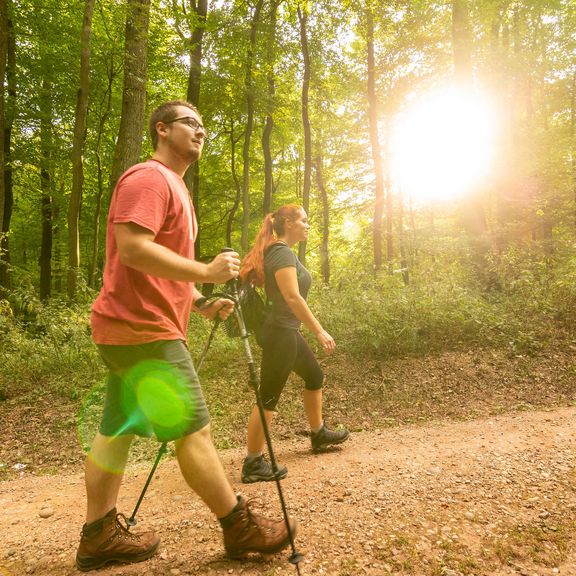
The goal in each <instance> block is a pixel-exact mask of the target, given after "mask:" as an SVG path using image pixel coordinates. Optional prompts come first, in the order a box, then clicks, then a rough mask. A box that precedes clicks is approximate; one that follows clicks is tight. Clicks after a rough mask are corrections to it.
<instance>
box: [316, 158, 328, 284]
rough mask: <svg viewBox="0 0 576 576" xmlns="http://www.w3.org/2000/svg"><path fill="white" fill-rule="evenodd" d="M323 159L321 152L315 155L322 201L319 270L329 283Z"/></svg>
mask: <svg viewBox="0 0 576 576" xmlns="http://www.w3.org/2000/svg"><path fill="white" fill-rule="evenodd" d="M322 164H323V159H322V155H321V154H317V155H316V159H315V162H314V167H315V171H316V186H317V187H318V192H319V193H320V200H321V203H322V241H321V243H320V271H321V272H322V279H323V280H324V284H329V283H330V254H329V252H328V245H329V237H330V202H329V200H328V191H327V190H326V186H325V184H324V171H323V167H322Z"/></svg>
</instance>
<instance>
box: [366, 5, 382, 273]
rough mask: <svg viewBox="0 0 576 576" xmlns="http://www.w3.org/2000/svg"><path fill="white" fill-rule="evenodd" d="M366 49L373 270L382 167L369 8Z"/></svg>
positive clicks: (378, 263)
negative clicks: (372, 168)
mask: <svg viewBox="0 0 576 576" xmlns="http://www.w3.org/2000/svg"><path fill="white" fill-rule="evenodd" d="M366 25H367V40H368V41H367V50H368V126H369V132H370V144H371V149H372V163H373V165H374V178H375V187H374V222H373V223H372V244H373V250H374V270H375V271H376V272H378V271H379V270H380V269H381V268H382V217H383V215H384V169H383V165H382V152H381V149H380V139H379V137H378V98H377V95H376V66H375V59H374V19H373V15H372V11H371V9H367V10H366Z"/></svg>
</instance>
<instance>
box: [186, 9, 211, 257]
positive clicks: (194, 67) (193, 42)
mask: <svg viewBox="0 0 576 576" xmlns="http://www.w3.org/2000/svg"><path fill="white" fill-rule="evenodd" d="M190 7H191V9H192V16H193V17H192V18H189V22H190V26H191V34H190V43H189V57H190V73H189V75H188V90H187V98H188V101H189V102H191V103H192V104H194V106H196V107H197V108H200V86H201V80H202V40H203V37H204V31H205V29H206V16H207V13H208V0H198V1H196V0H190ZM184 180H185V182H186V186H187V187H188V190H189V191H190V194H191V195H192V202H193V204H194V212H195V213H196V218H197V219H198V222H200V218H201V214H200V163H199V162H194V164H192V166H190V168H189V169H188V171H187V172H186V175H185V177H184ZM200 239H201V236H200V234H198V235H197V236H196V244H195V253H196V255H197V256H198V257H200V255H201V252H200V250H201V246H200Z"/></svg>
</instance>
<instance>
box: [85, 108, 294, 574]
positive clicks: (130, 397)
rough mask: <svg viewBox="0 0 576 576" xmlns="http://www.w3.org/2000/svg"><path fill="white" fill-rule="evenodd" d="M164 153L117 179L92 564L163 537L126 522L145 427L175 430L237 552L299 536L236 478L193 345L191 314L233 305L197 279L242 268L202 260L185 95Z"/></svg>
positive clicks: (266, 549)
mask: <svg viewBox="0 0 576 576" xmlns="http://www.w3.org/2000/svg"><path fill="white" fill-rule="evenodd" d="M149 128H150V136H151V139H152V145H153V147H154V151H155V152H154V154H153V156H152V158H151V159H150V160H148V161H147V162H143V163H141V164H138V165H136V166H133V167H132V168H130V169H129V170H127V171H126V172H125V173H124V174H123V175H122V177H121V178H120V180H119V181H118V184H117V185H116V188H115V190H114V195H113V197H112V203H111V205H110V211H109V216H108V228H107V243H106V249H107V260H106V268H105V271H104V282H103V286H102V290H101V291H100V294H99V295H98V297H97V298H96V300H95V302H94V305H93V309H92V333H93V338H94V342H95V343H96V344H97V346H98V350H99V352H100V354H101V356H102V358H103V360H104V362H105V363H106V365H107V367H108V368H109V378H108V383H107V388H106V400H105V404H104V413H103V416H102V422H101V424H100V429H99V432H98V433H97V435H96V437H95V439H94V441H93V443H92V447H91V450H90V453H89V455H88V458H87V459H86V493H87V513H86V523H85V524H84V527H83V529H82V536H81V540H80V546H79V548H78V552H77V554H76V564H77V566H78V568H80V569H81V570H84V571H87V570H93V569H97V568H100V567H102V566H104V565H105V564H107V563H109V562H140V561H142V560H146V559H147V558H149V557H150V556H152V555H153V554H154V553H155V552H156V550H157V548H158V545H159V542H160V538H159V537H158V536H157V535H156V534H155V533H154V532H151V531H150V532H142V533H133V532H130V531H128V526H124V525H123V524H122V523H121V522H120V518H122V515H121V514H117V512H116V501H117V498H118V493H119V490H120V485H121V483H122V478H123V473H124V468H125V466H126V462H127V459H128V451H129V448H130V444H131V442H132V439H133V437H134V435H138V436H152V435H156V437H157V438H158V440H160V441H162V442H167V441H171V440H174V441H175V449H176V456H177V458H178V463H179V465H180V469H181V471H182V475H183V476H184V478H185V480H186V482H187V483H188V485H189V486H190V487H191V488H192V489H193V490H194V491H195V492H196V493H197V494H198V495H199V496H200V497H201V498H202V499H203V500H204V502H205V503H206V504H207V505H208V507H209V508H210V510H211V511H212V512H213V513H214V514H215V515H216V516H217V517H218V519H219V521H220V524H221V526H222V529H223V532H224V545H225V548H226V552H227V553H228V555H229V556H232V557H240V556H242V555H244V554H245V553H247V552H262V553H271V552H277V551H279V550H281V549H283V548H285V547H286V546H287V545H288V544H289V534H288V530H287V528H286V526H285V524H284V523H283V522H282V521H272V520H268V519H266V518H264V517H262V516H258V515H256V514H254V513H253V512H252V511H251V510H250V509H249V506H248V503H247V502H246V501H245V500H244V498H242V497H237V496H236V495H235V494H234V491H233V489H232V487H231V485H230V483H229V481H228V479H227V477H226V474H225V472H224V469H223V466H222V463H221V461H220V459H219V457H218V454H217V452H216V449H215V447H214V443H213V440H212V434H211V430H210V416H209V413H208V409H207V407H206V403H205V401H204V397H203V394H202V389H201V386H200V382H199V380H198V377H197V375H196V372H195V370H194V366H193V363H192V359H191V357H190V353H189V352H188V348H187V346H186V328H187V325H188V321H189V316H190V312H191V311H192V310H195V311H196V312H199V313H200V314H203V315H204V316H206V317H207V318H209V319H211V320H212V319H214V318H216V316H217V315H218V316H220V318H222V319H225V318H226V317H228V315H229V314H230V313H231V312H232V311H233V307H234V304H233V302H232V301H230V300H227V299H217V300H216V301H215V302H213V303H212V304H210V305H209V306H205V307H200V308H198V307H196V306H195V305H194V303H195V302H196V301H197V300H198V298H200V297H201V294H200V293H199V292H198V290H197V289H196V288H195V286H194V282H210V283H222V282H226V281H228V280H230V279H232V278H236V277H237V276H238V271H239V266H240V260H239V258H238V254H237V253H236V252H225V253H222V254H219V255H218V256H217V257H216V258H214V260H212V261H211V262H210V263H209V264H204V263H201V262H197V261H195V260H194V239H195V237H196V233H197V223H196V218H195V215H194V209H193V205H192V202H191V201H190V197H189V194H188V190H187V188H186V185H185V184H184V181H183V176H184V173H185V172H186V170H187V169H188V167H189V166H190V165H191V164H192V163H193V162H196V161H197V160H198V159H199V158H200V154H201V152H202V146H203V144H204V138H205V135H206V133H205V130H204V127H203V126H202V123H201V117H200V114H199V112H198V110H197V109H196V108H195V107H194V106H192V105H191V104H189V103H187V102H184V101H180V100H177V101H172V102H168V103H166V104H163V105H162V106H160V107H158V108H157V109H156V110H155V111H154V112H153V113H152V115H151V118H150V125H149Z"/></svg>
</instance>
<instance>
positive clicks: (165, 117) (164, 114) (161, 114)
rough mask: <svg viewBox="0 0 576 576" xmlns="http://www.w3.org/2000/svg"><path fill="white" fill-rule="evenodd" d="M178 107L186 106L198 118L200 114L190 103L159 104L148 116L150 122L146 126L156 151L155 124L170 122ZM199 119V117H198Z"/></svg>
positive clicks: (182, 101)
mask: <svg viewBox="0 0 576 576" xmlns="http://www.w3.org/2000/svg"><path fill="white" fill-rule="evenodd" d="M178 106H186V108H190V110H193V111H194V112H196V114H198V116H200V112H198V108H196V106H194V104H190V102H186V100H171V101H170V102H165V103H164V104H160V106H158V108H156V110H154V112H152V114H151V115H150V122H149V124H148V130H149V132H150V140H152V148H154V150H156V147H157V146H158V133H157V132H156V124H158V122H164V123H167V122H170V121H171V120H174V118H176V108H177V107H178ZM200 117H201V116H200Z"/></svg>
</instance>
